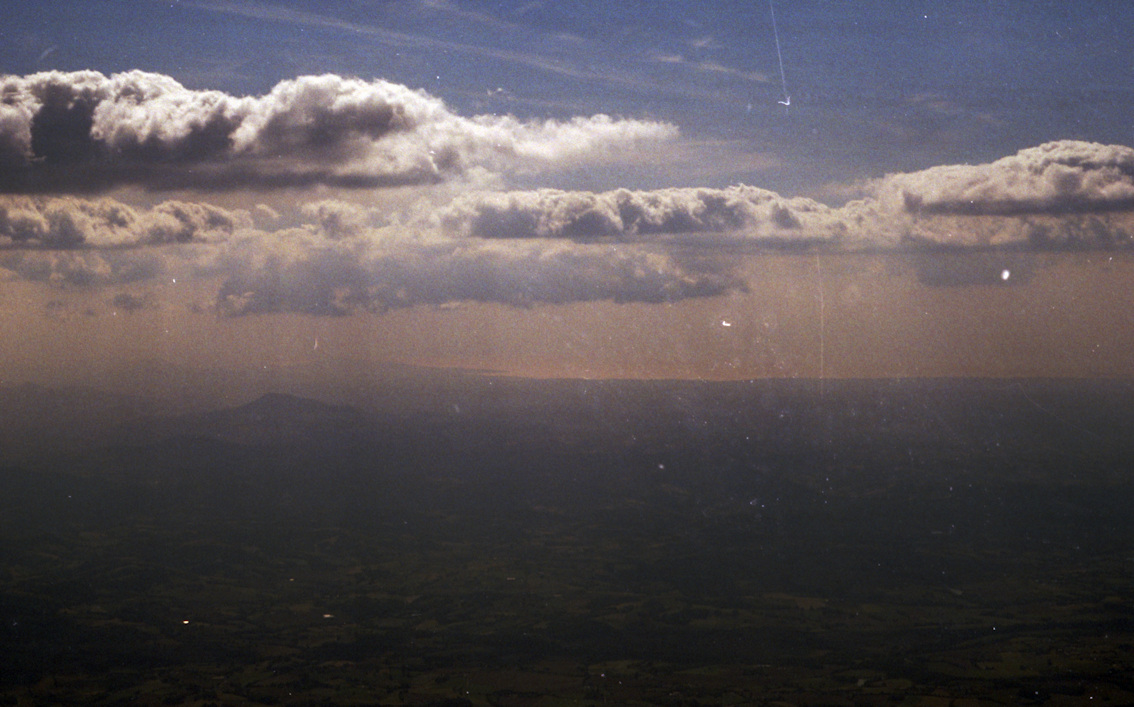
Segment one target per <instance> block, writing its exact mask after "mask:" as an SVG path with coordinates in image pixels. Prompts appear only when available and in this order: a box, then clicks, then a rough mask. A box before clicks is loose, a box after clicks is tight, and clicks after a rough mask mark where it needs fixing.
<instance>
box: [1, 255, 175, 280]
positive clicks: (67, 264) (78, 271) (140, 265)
mask: <svg viewBox="0 0 1134 707" xmlns="http://www.w3.org/2000/svg"><path fill="white" fill-rule="evenodd" d="M0 268H3V269H5V270H8V271H10V272H12V273H13V274H14V275H16V276H17V277H18V278H20V279H23V280H29V281H32V282H43V283H47V284H51V285H72V286H79V287H102V286H112V285H125V284H130V283H134V282H142V281H145V280H151V279H153V278H155V277H157V276H158V275H160V274H162V273H163V272H165V269H166V261H165V259H163V258H162V257H160V256H159V255H158V254H156V253H154V252H147V251H137V250H130V251H118V250H113V251H102V252H97V251H70V250H69V251H17V252H12V253H4V254H0Z"/></svg>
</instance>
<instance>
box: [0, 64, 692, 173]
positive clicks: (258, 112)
mask: <svg viewBox="0 0 1134 707" xmlns="http://www.w3.org/2000/svg"><path fill="white" fill-rule="evenodd" d="M676 136H677V129H676V128H675V127H674V126H673V125H671V124H668V123H659V122H651V121H642V120H630V119H614V118H611V117H608V116H605V115H595V116H588V117H576V118H574V119H571V120H567V121H555V120H545V121H526V122H525V121H521V120H518V119H516V118H514V117H511V116H496V115H482V116H474V117H471V118H469V117H462V116H459V115H456V114H454V113H453V112H451V111H450V110H449V109H448V108H447V107H446V106H445V104H444V103H443V102H442V101H441V100H440V99H438V98H436V97H434V96H431V95H429V94H428V93H426V92H424V91H416V90H412V89H410V88H407V87H405V86H402V85H399V84H394V83H390V82H388V81H380V80H377V81H363V80H360V79H351V78H344V77H341V76H336V75H323V76H304V77H299V78H296V79H292V80H288V81H283V82H281V83H279V84H278V85H277V86H275V88H273V89H272V90H271V91H270V92H269V93H267V94H266V95H263V96H256V97H238V96H232V95H229V94H226V93H222V92H220V91H196V90H191V89H188V88H186V87H184V86H182V85H181V84H180V83H178V82H177V81H175V80H174V79H172V78H170V77H168V76H164V75H161V74H153V73H146V72H141V71H131V72H127V73H121V74H115V75H113V76H109V77H108V76H105V75H103V74H101V73H98V72H94V71H81V72H73V73H62V72H55V71H53V72H45V73H39V74H33V75H30V76H25V77H21V76H6V77H0V190H2V191H7V192H23V193H39V192H45V193H50V192H56V193H57V192H62V191H86V192H92V191H101V190H107V189H111V188H113V187H115V186H119V185H123V184H132V185H140V186H144V187H146V188H148V189H156V190H161V189H173V188H197V189H210V190H224V189H236V188H260V189H268V188H275V187H301V186H310V185H317V184H323V185H330V186H336V187H343V188H377V187H384V186H403V185H415V184H427V183H434V182H439V181H443V180H446V179H450V178H454V177H457V176H460V175H462V174H464V173H466V172H467V171H469V170H472V169H477V168H480V169H487V170H491V171H501V170H504V171H506V170H509V169H515V168H522V167H524V166H526V165H531V164H541V163H544V164H545V163H549V162H551V163H560V164H561V163H564V162H567V163H570V162H573V161H586V160H602V159H609V158H610V157H611V156H612V155H613V154H615V153H618V152H625V151H632V150H633V149H635V147H636V146H640V145H641V144H642V143H649V142H655V141H664V140H669V139H672V138H674V137H676Z"/></svg>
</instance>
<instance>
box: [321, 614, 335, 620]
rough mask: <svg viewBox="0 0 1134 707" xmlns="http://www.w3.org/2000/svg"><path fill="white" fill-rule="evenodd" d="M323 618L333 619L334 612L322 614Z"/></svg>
mask: <svg viewBox="0 0 1134 707" xmlns="http://www.w3.org/2000/svg"><path fill="white" fill-rule="evenodd" d="M323 618H324V619H333V618H335V615H334V614H323Z"/></svg>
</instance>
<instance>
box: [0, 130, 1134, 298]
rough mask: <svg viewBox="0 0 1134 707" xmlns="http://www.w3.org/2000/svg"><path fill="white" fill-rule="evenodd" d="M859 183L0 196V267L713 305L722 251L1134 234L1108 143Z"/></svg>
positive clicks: (731, 282) (1087, 242) (304, 287)
mask: <svg viewBox="0 0 1134 707" xmlns="http://www.w3.org/2000/svg"><path fill="white" fill-rule="evenodd" d="M870 186H871V194H870V196H868V197H867V198H864V199H861V200H857V201H852V202H850V203H848V204H846V205H844V206H841V207H831V206H827V205H824V204H821V203H819V202H816V201H813V200H810V199H804V198H788V197H783V196H781V195H779V194H776V193H774V192H770V191H767V190H763V189H758V188H755V187H748V186H735V187H729V188H726V189H709V188H695V189H694V188H691V189H662V190H653V191H631V190H624V189H620V190H613V191H608V192H581V191H563V190H551V189H543V190H534V191H512V192H471V193H464V194H462V195H460V196H458V197H456V198H454V199H453V200H452V201H450V202H448V203H446V204H444V205H442V206H439V207H435V206H423V205H420V204H419V205H416V206H414V207H412V208H409V209H407V210H406V211H403V212H400V213H387V212H383V211H380V210H378V209H377V208H372V207H366V206H362V205H360V204H359V203H357V202H354V203H348V202H344V201H336V200H320V201H312V202H308V203H304V204H300V205H297V209H296V214H295V219H297V222H296V224H293V225H290V226H288V227H280V228H278V229H275V230H270V229H265V228H264V227H262V226H257V225H256V219H255V218H254V215H253V214H252V213H250V212H248V211H244V210H240V209H224V208H220V207H217V206H213V205H209V204H203V203H194V202H187V201H172V200H171V201H166V202H163V203H159V204H157V205H155V206H151V207H147V208H142V207H135V206H130V205H127V204H124V203H121V202H119V201H116V200H114V199H107V198H102V199H83V198H76V197H70V196H68V197H55V196H43V195H41V196H27V195H7V196H2V195H0V251H2V252H0V268H4V269H6V270H7V271H8V272H9V273H11V275H12V276H15V277H19V278H23V279H28V280H35V281H45V282H53V283H59V284H69V285H76V286H95V285H127V284H137V283H144V282H145V281H147V280H149V279H153V278H155V277H157V276H159V275H161V274H163V273H167V271H168V270H169V269H170V268H175V267H176V268H177V269H178V272H186V271H188V272H191V273H193V274H195V275H197V276H202V277H212V278H218V279H219V281H220V284H219V286H218V289H217V293H216V299H215V301H214V303H213V310H214V311H216V312H218V313H220V314H223V315H231V316H235V315H247V314H262V313H272V312H300V313H306V314H312V315H343V314H349V313H351V312H355V311H384V310H387V309H390V308H395V307H406V306H413V305H420V304H429V305H444V304H449V303H455V302H464V301H476V302H497V303H504V304H509V305H516V306H528V305H534V304H541V303H543V304H562V303H569V302H585V301H593V300H612V301H620V302H631V301H637V302H662V301H676V300H680V299H684V298H689V297H704V296H715V295H720V294H723V293H726V292H729V291H734V290H740V289H744V288H746V287H747V286H748V283H746V282H745V281H744V280H743V279H742V278H741V277H740V276H739V275H738V274H737V273H736V272H735V271H734V270H733V269H732V268H731V265H730V263H732V262H733V261H734V258H732V257H731V253H733V252H735V251H736V250H737V249H738V248H740V249H745V248H749V249H754V250H758V249H761V248H775V249H784V248H787V249H820V250H826V251H849V250H863V249H869V250H886V249H912V250H922V251H925V252H926V254H927V256H932V254H933V253H934V252H936V251H939V250H941V249H943V248H945V249H951V250H954V251H960V250H964V249H971V248H990V247H991V248H1007V249H1014V250H1037V249H1038V250H1042V249H1051V248H1056V249H1060V248H1126V247H1129V246H1130V245H1131V244H1134V150H1131V149H1130V148H1127V147H1123V146H1106V145H1097V144H1093V143H1083V142H1074V141H1063V142H1055V143H1048V144H1045V145H1041V146H1039V147H1035V148H1030V149H1027V150H1022V151H1021V152H1019V153H1017V154H1016V155H1012V156H1009V157H1006V158H1003V159H1001V160H997V161H995V162H992V163H989V164H983V165H955V166H944V167H936V168H932V169H928V170H924V171H921V172H913V173H906V174H894V175H889V176H887V177H884V178H882V179H879V180H877V181H875V182H874V183H872V184H871V185H870ZM927 267H928V266H927ZM929 271H935V269H934V268H932V267H930V268H929ZM990 272H991V271H990ZM997 272H998V271H997ZM994 274H996V273H994ZM962 279H963V278H962ZM981 281H983V279H982V280H981Z"/></svg>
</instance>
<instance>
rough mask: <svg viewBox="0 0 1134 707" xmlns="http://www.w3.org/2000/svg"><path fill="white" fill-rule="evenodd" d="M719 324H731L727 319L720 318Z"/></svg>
mask: <svg viewBox="0 0 1134 707" xmlns="http://www.w3.org/2000/svg"><path fill="white" fill-rule="evenodd" d="M721 326H732V322H730V321H729V320H727V319H722V320H721Z"/></svg>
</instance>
